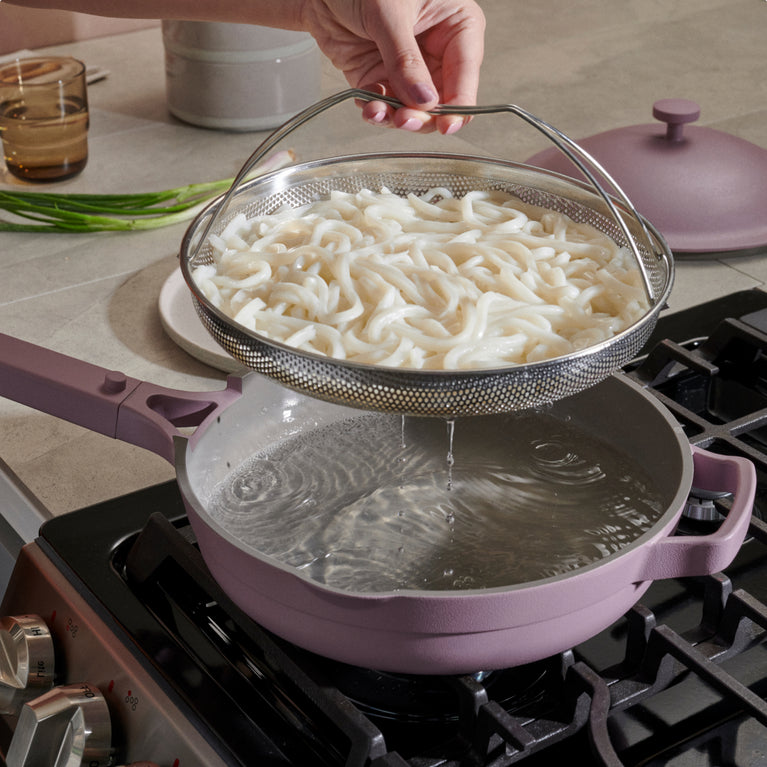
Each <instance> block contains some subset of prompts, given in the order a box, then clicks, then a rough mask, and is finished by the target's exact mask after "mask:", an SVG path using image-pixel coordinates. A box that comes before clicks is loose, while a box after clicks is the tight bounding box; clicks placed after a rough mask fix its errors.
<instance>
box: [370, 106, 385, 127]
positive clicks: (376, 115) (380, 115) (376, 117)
mask: <svg viewBox="0 0 767 767" xmlns="http://www.w3.org/2000/svg"><path fill="white" fill-rule="evenodd" d="M367 119H368V122H369V123H371V124H373V125H384V124H385V123H386V122H387V118H386V110H385V109H379V110H378V111H377V112H373V114H372V115H370V116H369V117H368V118H367Z"/></svg>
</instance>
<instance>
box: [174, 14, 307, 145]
mask: <svg viewBox="0 0 767 767" xmlns="http://www.w3.org/2000/svg"><path fill="white" fill-rule="evenodd" d="M162 36H163V44H164V46H165V76H166V89H167V100H168V109H169V110H170V112H171V114H173V115H174V116H176V117H178V118H179V119H180V120H183V121H184V122H188V123H191V124H193V125H200V126H203V127H205V128H218V129H224V130H232V131H255V130H267V129H270V128H275V127H276V126H278V125H280V124H282V123H283V122H284V121H285V120H287V119H289V118H290V117H291V116H292V115H294V114H295V113H296V112H299V111H300V110H301V109H303V108H304V107H306V106H309V105H310V104H312V103H314V102H315V101H317V100H318V98H319V95H320V74H321V63H320V52H319V48H318V47H317V44H316V43H315V41H314V39H313V38H312V37H311V35H308V34H306V33H305V32H292V31H288V30H282V29H273V28H271V27H258V26H253V25H250V24H224V23H218V22H201V21H163V22H162Z"/></svg>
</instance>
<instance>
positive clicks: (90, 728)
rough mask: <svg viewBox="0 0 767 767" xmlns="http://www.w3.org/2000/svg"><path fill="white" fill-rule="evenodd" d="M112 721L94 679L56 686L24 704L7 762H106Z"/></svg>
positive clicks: (60, 765)
mask: <svg viewBox="0 0 767 767" xmlns="http://www.w3.org/2000/svg"><path fill="white" fill-rule="evenodd" d="M111 742H112V725H111V721H110V718H109V709H108V708H107V703H106V700H105V699H104V696H103V695H102V694H101V692H100V691H99V690H98V689H97V688H96V687H93V686H92V685H90V684H86V683H84V684H70V685H61V686H59V687H54V688H52V689H51V690H49V691H48V692H46V693H43V694H42V695H40V696H39V697H37V698H35V699H34V700H31V701H28V702H27V703H25V704H24V705H23V706H22V708H21V713H20V714H19V718H18V722H17V724H16V729H15V730H14V733H13V738H12V739H11V745H10V747H9V749H8V754H7V756H6V765H7V767H42V766H43V765H45V767H75V766H77V767H79V765H81V764H86V765H89V767H108V766H109V765H112V764H113V761H114V760H113V756H114V751H113V749H112V746H111Z"/></svg>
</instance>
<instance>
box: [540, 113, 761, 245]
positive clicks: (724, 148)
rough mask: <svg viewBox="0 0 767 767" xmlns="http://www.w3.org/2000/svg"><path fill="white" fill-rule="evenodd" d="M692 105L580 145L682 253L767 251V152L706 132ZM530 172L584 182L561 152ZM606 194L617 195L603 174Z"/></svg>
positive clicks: (543, 156)
mask: <svg viewBox="0 0 767 767" xmlns="http://www.w3.org/2000/svg"><path fill="white" fill-rule="evenodd" d="M699 116H700V107H699V106H698V104H696V103H695V102H694V101H689V100H686V99H663V100H661V101H656V102H655V104H654V105H653V117H655V118H656V120H658V121H659V122H656V123H650V124H645V125H634V126H630V127H624V128H616V129H614V130H608V131H605V132H604V133H598V134H596V135H594V136H590V137H588V138H584V139H581V140H579V141H578V142H577V143H578V144H579V145H580V146H581V147H582V148H583V149H585V150H586V151H587V152H588V153H589V154H591V155H592V156H593V157H594V159H595V160H597V161H598V162H599V163H600V164H601V165H602V167H603V168H604V169H605V171H606V172H607V173H609V174H610V175H611V176H612V177H613V179H614V180H615V182H616V184H618V185H619V186H620V187H621V188H622V189H623V191H624V192H625V193H626V195H627V196H628V198H629V199H630V200H631V202H632V203H633V204H634V206H635V207H636V209H637V210H638V211H639V213H641V214H642V215H643V216H644V217H645V218H646V219H647V220H648V221H649V222H650V223H651V224H653V225H654V226H655V227H656V228H657V229H658V231H659V232H660V233H661V235H663V237H664V238H665V240H666V242H667V243H668V245H669V247H670V248H671V250H672V251H673V252H674V253H724V252H729V251H745V250H753V249H756V248H761V247H763V246H765V245H767V213H766V211H767V150H765V149H762V148H761V147H758V146H756V145H755V144H752V143H750V142H748V141H745V140H743V139H741V138H738V137H737V136H733V135H730V134H728V133H724V132H722V131H718V130H714V129H712V128H706V127H703V126H698V125H690V124H689V123H693V122H695V121H696V120H697V119H698V118H699ZM527 163H528V164H529V165H534V166H536V167H539V168H544V169H547V170H552V171H555V172H558V173H563V174H565V175H568V176H570V177H572V178H581V179H582V178H583V176H582V174H581V172H580V170H578V168H576V167H575V165H574V164H573V163H572V162H571V160H570V159H569V158H568V157H567V156H566V155H565V154H563V153H562V152H561V151H560V150H559V149H558V148H557V147H551V148H549V149H547V150H545V151H543V152H540V153H538V154H536V155H533V156H532V157H530V158H529V159H528V160H527ZM596 175H597V178H598V180H599V182H600V183H601V184H603V186H604V188H605V189H606V191H608V192H610V191H614V190H613V187H612V186H610V185H609V184H608V183H607V182H606V180H605V179H604V178H602V177H601V176H600V175H599V174H596Z"/></svg>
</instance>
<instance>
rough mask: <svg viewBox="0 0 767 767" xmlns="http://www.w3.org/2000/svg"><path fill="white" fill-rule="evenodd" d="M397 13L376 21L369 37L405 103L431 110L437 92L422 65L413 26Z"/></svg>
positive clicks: (395, 91) (435, 100)
mask: <svg viewBox="0 0 767 767" xmlns="http://www.w3.org/2000/svg"><path fill="white" fill-rule="evenodd" d="M397 17H398V14H396V13H395V14H391V15H390V16H389V17H388V18H383V19H381V21H380V26H378V29H377V31H376V34H375V35H374V36H372V37H373V42H374V43H375V44H376V46H377V47H378V50H379V52H380V54H381V59H382V61H383V64H384V67H385V69H386V78H387V80H388V82H389V86H390V87H391V89H392V90H393V91H394V95H395V96H396V97H397V98H398V99H399V100H400V101H402V102H403V103H404V104H405V105H406V106H409V107H414V108H416V109H422V110H423V109H431V108H432V107H434V106H436V105H437V103H438V102H439V93H438V92H437V88H436V87H435V85H434V81H433V80H432V77H431V73H430V72H429V68H428V67H427V66H426V62H425V61H424V58H423V55H422V54H421V50H420V48H419V47H418V42H417V40H416V39H415V35H414V34H413V25H412V24H409V23H407V22H408V19H402V16H399V18H397Z"/></svg>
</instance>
